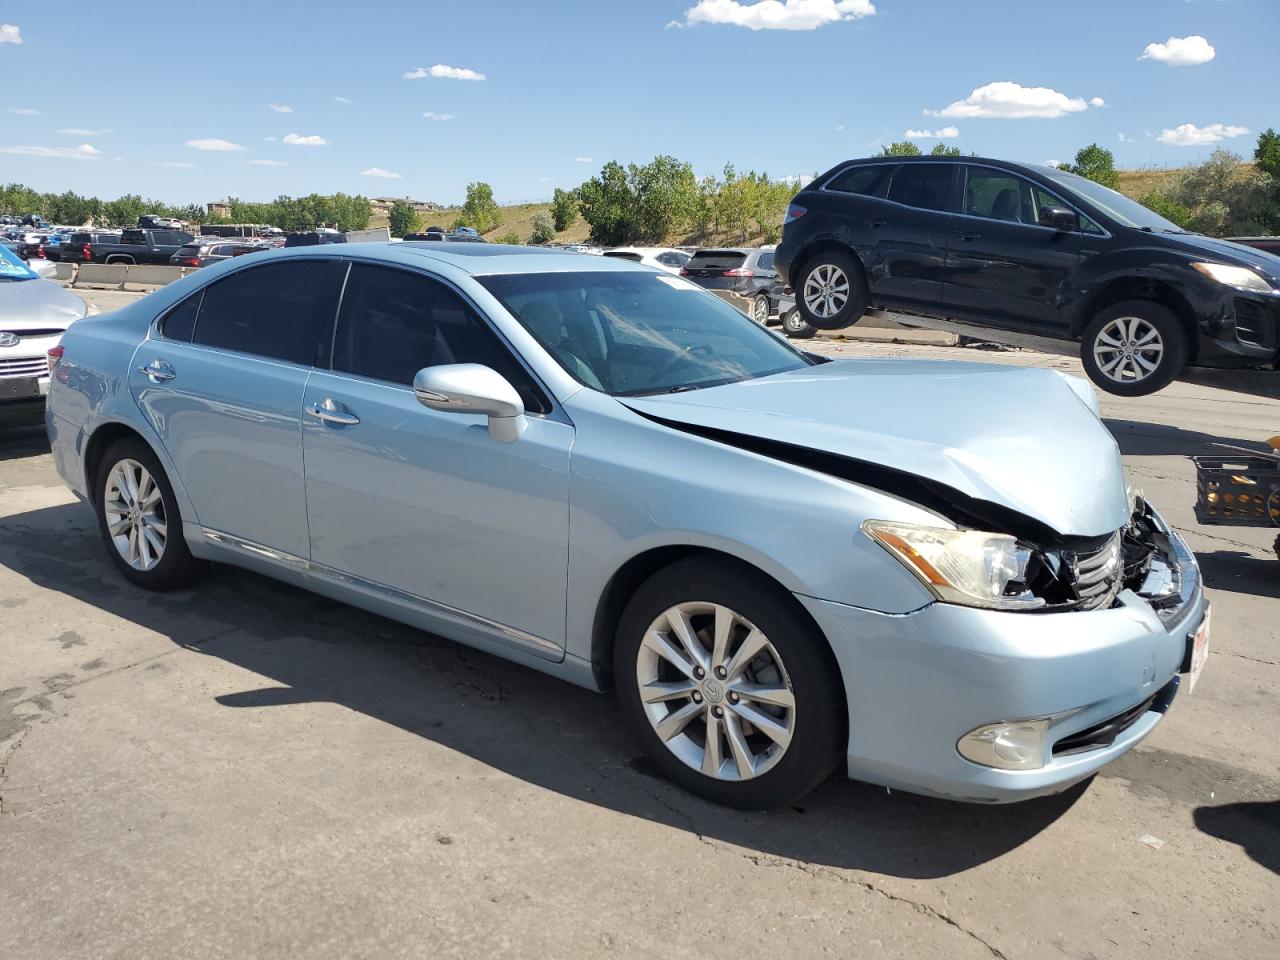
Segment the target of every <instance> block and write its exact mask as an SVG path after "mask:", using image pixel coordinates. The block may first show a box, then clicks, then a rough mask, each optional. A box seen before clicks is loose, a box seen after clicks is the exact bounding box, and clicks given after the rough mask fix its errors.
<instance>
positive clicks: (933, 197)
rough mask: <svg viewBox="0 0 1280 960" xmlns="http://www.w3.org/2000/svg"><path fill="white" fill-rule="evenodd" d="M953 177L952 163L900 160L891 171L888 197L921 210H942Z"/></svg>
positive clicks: (948, 197) (949, 201) (949, 197)
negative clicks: (894, 170) (904, 161)
mask: <svg viewBox="0 0 1280 960" xmlns="http://www.w3.org/2000/svg"><path fill="white" fill-rule="evenodd" d="M954 177H955V164H953V163H904V164H903V165H902V166H901V167H899V168H898V172H897V173H895V174H894V175H893V182H892V183H891V184H890V185H889V199H890V200H894V201H896V202H898V203H902V204H906V205H907V206H908V207H917V208H919V209H921V210H946V209H948V208H949V206H950V203H951V183H952V180H953V179H954Z"/></svg>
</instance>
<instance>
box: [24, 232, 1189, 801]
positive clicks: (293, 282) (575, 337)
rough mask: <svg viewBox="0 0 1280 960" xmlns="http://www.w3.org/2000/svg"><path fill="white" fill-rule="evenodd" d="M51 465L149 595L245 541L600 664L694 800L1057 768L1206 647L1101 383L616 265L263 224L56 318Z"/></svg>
mask: <svg viewBox="0 0 1280 960" xmlns="http://www.w3.org/2000/svg"><path fill="white" fill-rule="evenodd" d="M55 359H57V364H56V366H55V368H54V383H53V387H52V390H51V392H50V396H49V407H48V427H49V434H50V437H51V440H52V444H53V452H54V457H55V459H56V463H57V467H58V470H59V472H60V473H61V475H62V477H63V478H64V480H65V481H66V482H67V484H68V485H70V487H71V488H72V489H73V490H74V491H75V492H76V493H77V494H78V495H79V496H80V497H82V498H83V499H84V500H85V501H86V502H87V503H88V504H89V505H91V506H92V508H93V509H94V510H95V511H96V512H97V515H98V520H99V524H100V527H101V530H102V535H103V539H104V541H105V543H106V547H107V551H108V553H109V554H110V556H111V558H112V560H113V561H114V562H115V564H116V566H117V567H118V568H119V570H120V572H121V573H122V574H123V575H124V576H125V577H126V578H127V579H129V580H131V581H132V582H133V583H135V584H137V585H138V586H140V587H143V588H147V589H156V590H161V589H168V588H173V587H177V586H179V585H182V584H186V583H188V582H190V581H191V580H192V578H193V576H194V575H195V574H197V573H198V572H199V571H200V569H201V567H202V565H203V563H204V562H205V561H218V562H222V563H231V564H236V565H239V566H242V567H246V568H249V569H251V570H256V571H259V572H261V573H264V574H266V575H268V576H272V577H277V578H279V579H281V580H285V581H288V582H290V583H294V584H297V585H299V586H302V587H305V588H307V589H310V590H314V591H316V592H317V593H322V594H325V595H327V596H330V597H334V598H338V599H340V600H343V601H346V602H348V603H352V604H355V605H357V606H361V607H364V608H366V609H368V610H372V611H375V612H377V613H380V614H383V615H385V616H388V617H392V618H394V619H397V620H402V621H404V622H406V623H409V624H413V625H416V626H418V627H421V628H422V629H425V630H430V631H432V632H434V633H439V634H443V635H445V636H447V637H450V638H452V639H454V640H456V641H458V642H460V643H466V644H470V645H472V646H474V647H478V648H480V649H482V650H486V651H489V652H491V653H493V654H495V655H497V656H501V657H506V658H508V659H511V660H515V661H517V662H519V663H523V664H525V665H527V666H530V667H533V668H535V669H538V670H542V671H544V672H546V673H549V674H553V675H555V676H558V677H561V678H564V679H566V680H569V681H571V682H574V683H577V684H581V685H583V686H586V687H590V688H593V689H600V690H603V689H606V688H608V687H610V686H614V687H616V688H617V691H618V697H619V701H620V703H621V710H622V713H623V715H624V716H625V718H626V720H627V722H629V723H630V725H631V726H632V728H633V729H634V730H635V733H636V736H637V737H638V738H639V740H640V741H641V743H642V744H643V746H644V748H645V749H646V750H647V751H648V752H649V754H650V755H651V756H652V757H653V759H654V761H655V762H656V763H657V764H658V766H659V767H660V768H661V769H662V770H663V771H664V772H665V773H666V774H667V775H668V776H670V777H671V778H672V779H673V780H676V781H678V782H679V783H681V784H683V785H684V786H685V787H687V788H688V789H689V790H691V791H693V792H695V793H698V794H701V795H703V796H705V797H708V798H711V799H713V800H716V801H719V802H722V803H726V804H732V805H737V806H742V807H751V808H756V807H770V806H776V805H779V804H783V803H786V802H789V801H791V800H794V799H795V798H797V797H799V796H801V795H803V794H804V793H806V792H807V791H809V790H811V789H812V788H813V787H814V786H815V785H816V784H818V783H819V782H820V781H822V780H823V779H824V778H826V777H827V776H829V775H830V774H831V773H832V772H833V771H834V770H835V769H836V768H837V767H839V766H843V768H844V769H845V770H846V771H847V772H848V774H849V776H851V777H855V778H858V779H862V780H867V781H870V782H873V783H877V784H884V785H887V786H891V787H895V788H901V789H905V790H911V791H917V792H923V793H931V794H936V795H942V796H947V797H954V798H959V799H964V800H973V801H986V802H991V801H1009V800H1018V799H1023V798H1027V797H1034V796H1039V795H1043V794H1048V793H1054V792H1057V791H1061V790H1063V789H1065V788H1066V787H1067V786H1069V785H1071V784H1073V783H1076V782H1078V781H1080V780H1082V779H1084V778H1087V777H1089V776H1090V775H1092V774H1093V773H1095V772H1096V771H1097V770H1098V769H1099V768H1100V767H1102V766H1103V765H1104V764H1106V763H1107V762H1108V761H1110V760H1113V759H1115V758H1116V757H1117V756H1119V755H1120V754H1122V753H1124V752H1125V751H1126V750H1128V749H1130V748H1131V747H1132V746H1133V745H1134V744H1136V743H1137V742H1138V741H1139V740H1141V739H1142V738H1143V737H1145V736H1146V735H1147V734H1148V733H1150V732H1151V730H1152V728H1153V727H1154V726H1155V725H1156V723H1157V722H1159V720H1160V718H1161V716H1162V715H1163V713H1164V712H1165V711H1166V710H1167V709H1168V707H1169V705H1170V703H1171V701H1172V700H1173V698H1174V694H1175V693H1176V692H1177V690H1178V686H1179V681H1180V677H1179V674H1180V673H1188V672H1189V673H1190V676H1189V679H1190V681H1191V682H1192V683H1193V682H1194V678H1195V676H1196V675H1197V673H1198V670H1199V667H1200V666H1201V665H1202V664H1203V662H1204V657H1205V652H1206V650H1207V647H1206V646H1205V645H1206V643H1207V607H1206V604H1205V600H1204V597H1203V594H1202V590H1201V582H1200V574H1199V571H1198V569H1197V567H1196V563H1195V560H1194V558H1193V556H1192V555H1191V553H1190V552H1189V551H1188V549H1187V547H1186V545H1185V544H1184V543H1183V541H1182V540H1181V539H1180V538H1179V537H1178V535H1177V534H1176V533H1174V532H1173V531H1172V530H1170V529H1169V527H1168V526H1167V525H1166V524H1165V523H1164V522H1163V521H1162V520H1161V518H1160V517H1159V515H1158V514H1157V513H1156V512H1155V511H1154V510H1153V509H1152V508H1151V507H1150V506H1148V505H1147V504H1146V503H1145V502H1143V500H1142V498H1141V497H1140V496H1138V495H1137V494H1134V493H1131V492H1129V491H1127V490H1126V486H1125V480H1124V475H1123V469H1122V466H1121V460H1120V454H1119V451H1118V450H1117V448H1116V445H1115V443H1114V441H1113V440H1112V438H1111V436H1110V435H1109V434H1108V432H1107V431H1106V429H1105V428H1104V427H1103V425H1102V423H1101V422H1100V421H1099V418H1098V406H1097V400H1096V397H1095V396H1094V394H1093V391H1092V389H1091V388H1090V387H1088V386H1087V385H1086V384H1084V383H1083V382H1082V381H1079V380H1077V379H1074V378H1069V377H1064V376H1062V375H1060V374H1058V373H1056V372H1052V371H1048V370H1035V369H1020V368H1013V367H1005V366H991V365H984V364H970V363H949V362H920V361H898V360H841V361H829V360H826V359H824V358H821V357H817V356H813V355H810V354H806V353H802V352H800V351H798V350H796V349H795V348H794V347H792V346H790V345H789V344H788V343H787V342H786V341H785V340H783V339H781V338H780V337H778V336H776V335H775V334H773V333H771V332H769V331H768V330H766V329H765V328H764V327H762V326H760V325H759V324H757V323H754V322H753V321H751V320H749V319H747V318H746V317H744V316H742V315H741V314H739V313H738V312H737V311H735V310H733V309H732V308H731V307H729V306H727V305H726V304H724V303H723V302H721V301H720V300H718V299H716V298H715V297H713V296H711V295H709V294H707V293H705V292H703V291H702V290H700V289H699V288H697V287H695V286H693V285H691V284H689V283H688V282H686V281H684V280H682V279H680V278H678V277H673V276H669V275H667V274H665V273H660V272H658V271H654V270H651V269H648V268H645V267H641V266H637V265H634V264H630V263H627V262H625V261H620V260H614V259H609V258H600V257H587V256H579V255H576V254H567V253H562V252H559V251H553V250H535V249H525V248H519V247H509V246H500V245H490V244H463V243H457V244H454V243H423V244H418V243H402V244H395V245H391V244H356V245H348V246H342V247H333V246H327V247H315V248H299V249H292V250H283V251H277V252H273V253H265V254H259V255H257V256H255V257H244V258H237V259H236V260H233V261H229V262H227V263H223V264H219V265H217V266H214V267H211V268H208V269H205V270H202V271H200V272H199V274H198V275H194V276H190V277H187V278H186V279H184V280H182V281H179V282H177V283H174V284H172V285H170V286H168V287H165V288H164V289H162V290H160V291H159V292H157V293H154V294H152V295H150V296H148V297H146V298H144V299H142V300H140V301H138V302H136V303H134V304H132V305H130V306H128V307H126V308H124V309H122V310H120V311H118V312H116V313H113V314H109V315H106V316H101V317H95V318H90V319H87V320H84V321H81V322H80V323H77V324H75V325H74V326H72V327H71V328H70V330H69V331H68V332H67V334H66V336H65V337H64V339H63V352H62V354H61V356H60V357H57V358H55Z"/></svg>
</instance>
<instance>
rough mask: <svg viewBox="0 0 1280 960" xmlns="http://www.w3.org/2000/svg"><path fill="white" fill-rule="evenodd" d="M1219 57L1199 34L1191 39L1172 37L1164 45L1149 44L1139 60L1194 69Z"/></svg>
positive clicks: (1211, 45)
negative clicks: (1157, 61)
mask: <svg viewBox="0 0 1280 960" xmlns="http://www.w3.org/2000/svg"><path fill="white" fill-rule="evenodd" d="M1217 55H1218V51H1216V50H1214V49H1213V44H1211V43H1210V42H1209V41H1208V40H1206V39H1205V38H1204V37H1202V36H1200V35H1199V34H1192V35H1191V36H1189V37H1170V38H1169V39H1168V40H1166V41H1165V42H1164V43H1148V44H1147V46H1146V49H1145V50H1143V51H1142V56H1140V57H1139V58H1138V59H1139V60H1159V61H1160V62H1161V63H1167V64H1168V65H1169V66H1171V67H1194V66H1196V65H1198V64H1201V63H1208V62H1209V61H1210V60H1212V59H1213V58H1214V57H1216V56H1217Z"/></svg>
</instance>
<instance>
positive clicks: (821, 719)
mask: <svg viewBox="0 0 1280 960" xmlns="http://www.w3.org/2000/svg"><path fill="white" fill-rule="evenodd" d="M830 661H831V657H830V655H829V651H828V650H827V647H826V641H825V639H823V637H822V635H821V634H820V633H818V631H817V629H816V628H815V627H814V626H813V624H812V622H811V621H809V620H808V618H807V617H806V616H805V615H804V612H803V610H802V609H800V608H799V607H798V605H797V604H796V601H795V598H794V597H791V596H790V595H789V594H787V593H786V592H785V591H784V590H782V589H781V588H780V587H779V586H778V585H777V584H776V583H774V582H773V581H772V580H770V579H769V578H767V577H765V576H764V575H763V574H761V573H760V572H759V571H757V570H755V569H753V568H750V567H746V566H744V565H742V564H739V563H736V562H732V561H707V560H702V559H690V560H684V561H680V562H678V563H675V564H673V565H672V566H670V567H667V568H666V569H665V570H662V571H660V572H658V573H657V574H655V575H654V576H653V577H652V578H651V579H650V580H648V581H647V582H646V583H645V584H644V585H643V586H641V587H640V589H639V590H638V591H636V594H635V596H634V597H633V598H632V599H631V602H630V603H629V604H628V605H627V608H626V610H625V611H624V612H623V615H622V620H621V622H620V623H619V626H618V636H617V642H616V643H615V645H614V671H615V674H614V675H615V677H616V678H617V685H618V699H619V700H620V701H621V704H622V709H623V711H624V713H625V714H626V716H627V719H628V721H629V722H630V724H631V726H632V728H633V729H634V730H635V732H636V735H637V736H638V737H639V738H640V740H641V742H642V743H643V745H644V748H645V751H646V752H647V753H648V754H649V756H650V757H651V758H652V759H653V761H654V763H655V764H656V765H657V766H658V768H659V769H660V770H661V771H662V772H663V773H664V774H666V776H667V777H669V778H670V779H672V780H674V781H675V782H676V783H679V784H680V785H681V786H683V787H685V788H686V789H687V790H689V791H691V792H693V793H696V794H698V795H699V796H702V797H705V798H706V799H708V800H712V801H714V802H717V803H723V804H728V805H729V806H734V807H741V808H745V809H765V808H769V807H776V806H781V805H783V804H786V803H789V802H791V801H793V800H796V799H798V798H799V797H801V796H803V795H804V794H806V793H808V792H809V791H810V790H812V789H813V788H814V787H816V786H817V785H818V784H819V783H820V782H822V780H824V779H826V777H827V776H829V775H830V774H831V772H832V771H833V770H834V769H835V768H836V765H837V763H838V761H839V758H840V755H841V753H842V752H843V746H844V744H843V743H842V736H843V733H844V728H845V727H844V698H843V697H842V696H841V694H840V690H839V687H838V684H837V678H838V677H839V671H838V670H837V668H836V666H835V664H834V663H832V662H830Z"/></svg>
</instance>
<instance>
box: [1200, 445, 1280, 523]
mask: <svg viewBox="0 0 1280 960" xmlns="http://www.w3.org/2000/svg"><path fill="white" fill-rule="evenodd" d="M1192 459H1193V460H1195V463H1196V520H1198V521H1199V522H1200V523H1212V524H1220V525H1224V526H1232V527H1280V458H1273V457H1250V456H1226V457H1193V458H1192Z"/></svg>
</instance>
